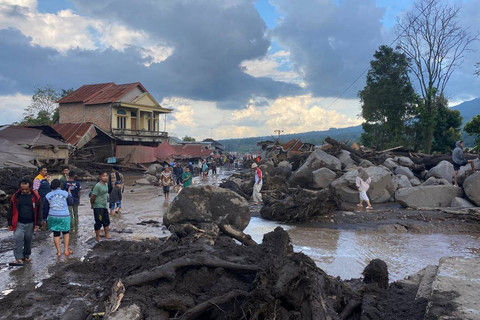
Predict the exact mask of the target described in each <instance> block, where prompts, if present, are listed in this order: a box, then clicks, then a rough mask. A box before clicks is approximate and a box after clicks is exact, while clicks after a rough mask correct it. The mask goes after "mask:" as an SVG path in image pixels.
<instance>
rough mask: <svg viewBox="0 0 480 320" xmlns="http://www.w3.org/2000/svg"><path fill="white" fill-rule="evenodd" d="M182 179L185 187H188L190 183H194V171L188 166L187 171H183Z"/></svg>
mask: <svg viewBox="0 0 480 320" xmlns="http://www.w3.org/2000/svg"><path fill="white" fill-rule="evenodd" d="M182 180H183V187H184V188H186V187H188V186H189V185H191V184H192V173H191V172H190V168H189V167H186V168H185V171H184V172H183V175H182Z"/></svg>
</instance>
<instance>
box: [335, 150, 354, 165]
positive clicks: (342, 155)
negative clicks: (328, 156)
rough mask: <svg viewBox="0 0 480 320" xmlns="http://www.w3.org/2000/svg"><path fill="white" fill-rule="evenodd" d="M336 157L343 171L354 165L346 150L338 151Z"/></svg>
mask: <svg viewBox="0 0 480 320" xmlns="http://www.w3.org/2000/svg"><path fill="white" fill-rule="evenodd" d="M336 156H337V158H338V160H340V162H341V163H342V168H343V169H345V168H350V167H352V166H354V165H355V161H353V159H352V157H350V152H349V151H347V150H340V151H339V152H338V153H337V154H336Z"/></svg>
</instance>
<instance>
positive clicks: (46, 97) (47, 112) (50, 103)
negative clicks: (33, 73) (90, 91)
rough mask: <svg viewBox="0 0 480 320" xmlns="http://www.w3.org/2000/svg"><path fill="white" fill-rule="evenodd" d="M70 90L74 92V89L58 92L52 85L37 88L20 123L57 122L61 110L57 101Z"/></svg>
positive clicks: (40, 123) (42, 123) (43, 123)
mask: <svg viewBox="0 0 480 320" xmlns="http://www.w3.org/2000/svg"><path fill="white" fill-rule="evenodd" d="M70 92H73V89H61V90H59V91H58V92H57V91H56V90H55V89H54V88H52V87H51V86H50V85H46V86H44V87H39V88H35V91H34V93H33V96H32V102H31V104H30V105H29V106H27V107H26V108H25V110H24V113H23V119H22V121H21V122H20V124H24V125H46V124H53V123H55V122H57V121H58V118H59V110H58V104H57V103H56V101H57V100H58V99H60V98H62V97H64V96H66V95H67V94H69V93H70Z"/></svg>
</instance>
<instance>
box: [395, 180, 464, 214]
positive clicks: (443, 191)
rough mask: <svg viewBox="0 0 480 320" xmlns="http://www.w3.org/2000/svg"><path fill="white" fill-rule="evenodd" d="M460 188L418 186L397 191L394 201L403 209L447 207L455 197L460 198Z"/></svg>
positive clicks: (461, 193) (450, 186)
mask: <svg viewBox="0 0 480 320" xmlns="http://www.w3.org/2000/svg"><path fill="white" fill-rule="evenodd" d="M462 195H463V191H462V188H459V187H455V186H452V185H449V186H420V187H411V188H402V189H398V190H397V192H395V199H396V201H398V202H399V203H400V204H401V205H402V206H404V207H411V208H419V207H429V208H436V207H449V206H450V204H451V203H452V200H453V199H454V198H455V197H462Z"/></svg>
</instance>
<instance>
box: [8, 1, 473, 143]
mask: <svg viewBox="0 0 480 320" xmlns="http://www.w3.org/2000/svg"><path fill="white" fill-rule="evenodd" d="M440 1H444V2H445V3H455V4H456V5H458V6H460V7H461V8H462V9H461V11H460V20H459V21H460V22H461V24H462V25H464V26H465V27H470V31H472V32H478V30H479V29H480V25H479V24H478V21H480V10H478V8H479V7H480V0H457V1H454V0H440ZM412 5H413V0H295V1H292V0H257V1H254V0H136V1H131V0H102V1H97V0H0V48H1V49H0V124H8V123H12V122H15V121H19V120H20V119H21V118H22V115H23V111H24V108H25V107H26V106H28V105H29V104H30V101H31V96H32V94H33V92H34V90H35V88H39V87H44V86H46V85H49V86H52V87H54V88H56V89H69V88H73V89H77V88H79V87H80V86H82V85H84V84H93V83H103V82H115V83H117V84H121V83H130V82H137V81H139V82H141V83H142V84H143V85H144V86H145V87H146V89H147V90H148V91H149V92H150V93H151V94H152V95H153V96H154V97H155V98H156V99H157V100H158V101H159V102H160V104H161V105H162V106H164V107H166V108H172V109H174V112H173V113H172V114H169V115H168V116H167V122H166V123H167V124H166V129H167V131H168V132H169V133H170V134H171V135H175V136H178V137H184V136H186V135H188V136H193V137H195V138H197V139H204V138H208V137H213V138H214V139H226V138H239V137H252V136H263V135H272V134H273V132H274V130H277V129H278V130H283V132H285V133H299V132H306V131H315V130H327V129H329V128H342V127H349V126H353V125H359V124H361V123H362V119H361V117H360V116H359V114H360V110H361V109H360V101H359V100H358V97H357V93H358V91H359V90H361V89H362V88H363V87H364V85H365V74H364V72H365V71H366V70H368V68H369V62H370V61H371V60H372V59H373V54H374V52H375V50H376V49H378V47H379V46H380V45H384V44H387V45H390V44H392V41H393V39H394V38H395V30H394V28H395V25H396V22H397V19H398V18H399V17H401V16H402V15H404V14H405V13H406V12H407V11H408V10H410V9H411V8H412ZM479 42H480V41H477V42H476V43H474V44H473V45H472V46H471V48H472V50H471V51H469V52H467V53H466V55H465V58H464V61H463V64H462V65H461V66H460V67H459V68H458V69H457V70H456V71H455V73H454V74H453V75H452V77H451V79H450V81H449V85H448V87H447V90H446V95H447V98H448V99H449V100H450V104H451V105H455V104H458V103H460V102H462V101H466V100H471V99H474V98H477V97H479V96H480V78H478V77H475V76H474V75H473V71H474V65H475V63H476V62H478V61H480V43H479ZM357 79H358V80H357Z"/></svg>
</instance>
